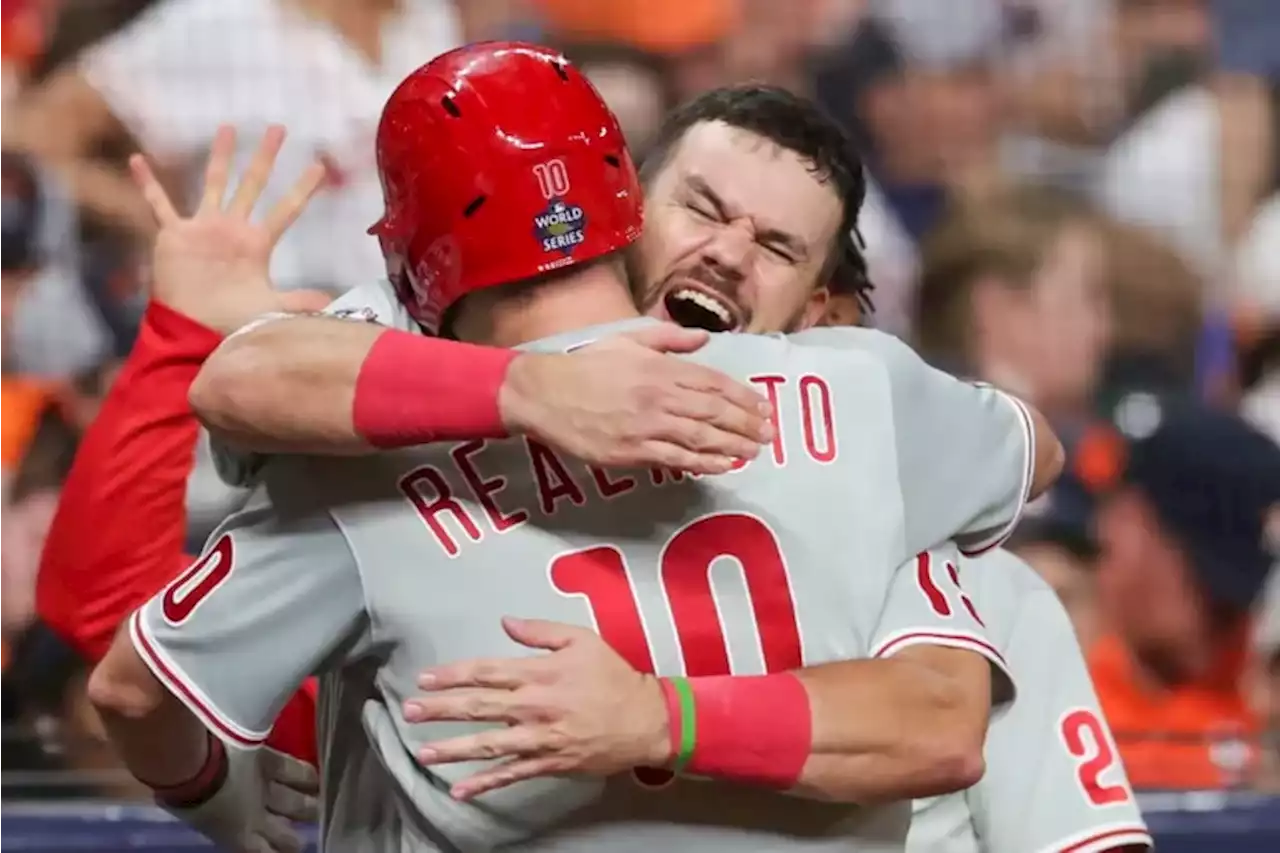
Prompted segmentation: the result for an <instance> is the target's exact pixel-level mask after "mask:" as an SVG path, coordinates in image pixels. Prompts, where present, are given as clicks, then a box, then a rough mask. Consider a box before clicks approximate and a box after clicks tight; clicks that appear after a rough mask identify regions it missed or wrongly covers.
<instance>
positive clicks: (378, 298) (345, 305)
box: [209, 280, 422, 487]
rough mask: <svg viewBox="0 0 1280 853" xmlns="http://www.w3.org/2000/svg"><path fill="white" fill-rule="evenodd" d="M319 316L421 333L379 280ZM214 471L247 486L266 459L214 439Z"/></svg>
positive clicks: (272, 318) (274, 317)
mask: <svg viewBox="0 0 1280 853" xmlns="http://www.w3.org/2000/svg"><path fill="white" fill-rule="evenodd" d="M320 315H321V316H324V317H333V318H335V319H339V320H348V321H350V322H353V323H373V324H375V325H379V326H386V327H387V328H389V329H396V330H399V331H401V332H413V333H417V334H421V333H422V329H421V327H419V326H418V324H417V323H416V322H415V321H414V319H413V318H412V317H410V316H409V312H408V311H407V310H405V307H404V305H402V304H401V302H400V300H399V299H398V298H397V296H396V291H395V287H394V286H393V285H392V284H391V282H389V281H386V280H380V281H376V282H373V283H372V284H365V285H361V286H359V287H355V288H352V289H351V290H348V291H347V292H346V293H344V294H343V295H342V296H339V297H338V298H337V299H335V300H334V301H333V302H331V303H329V305H328V306H326V307H325V309H324V310H323V311H321V312H320ZM297 316H298V315H296V314H264V315H263V316H261V317H258V318H257V319H255V320H252V321H251V322H249V323H248V324H246V325H245V326H243V327H242V328H240V329H237V330H236V331H235V332H233V333H232V334H231V337H232V338H234V337H236V336H237V335H243V334H245V333H246V332H249V331H251V330H253V329H256V328H259V327H260V326H262V325H264V324H266V323H273V322H277V321H287V320H289V319H290V318H296V317H297ZM209 449H210V451H211V452H212V454H213V464H214V468H215V469H216V470H217V472H218V477H219V478H220V479H221V480H222V481H223V482H224V483H226V484H227V485H229V486H240V487H243V486H249V485H252V484H253V483H254V481H255V480H256V478H257V476H258V472H259V471H261V469H262V466H263V464H264V463H265V462H266V459H267V457H266V456H265V455H264V454H261V453H255V452H253V451H249V450H244V449H243V448H239V447H235V446H233V445H228V444H226V443H225V442H222V441H219V440H218V439H217V438H216V437H215V438H213V439H212V440H211V441H210V444H209Z"/></svg>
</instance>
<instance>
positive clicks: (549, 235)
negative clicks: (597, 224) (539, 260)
mask: <svg viewBox="0 0 1280 853" xmlns="http://www.w3.org/2000/svg"><path fill="white" fill-rule="evenodd" d="M586 228H587V215H586V213H585V212H584V211H583V210H582V208H580V207H578V206H577V205H575V204H568V203H567V202H565V201H563V200H561V199H558V198H553V199H551V201H549V202H548V203H547V209H546V210H544V211H542V212H541V213H539V214H537V215H535V216H534V217H533V235H534V237H536V238H537V239H539V240H541V241H542V251H544V252H548V253H550V252H559V253H560V254H561V255H563V256H564V257H568V256H569V255H571V254H573V247H574V246H577V245H578V244H579V243H582V242H583V241H584V240H586V239H587V238H586Z"/></svg>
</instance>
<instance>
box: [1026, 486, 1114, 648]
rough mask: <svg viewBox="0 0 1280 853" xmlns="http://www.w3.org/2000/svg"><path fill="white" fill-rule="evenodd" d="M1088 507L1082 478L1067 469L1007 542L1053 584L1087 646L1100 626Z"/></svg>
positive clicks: (1083, 645) (1094, 544)
mask: <svg viewBox="0 0 1280 853" xmlns="http://www.w3.org/2000/svg"><path fill="white" fill-rule="evenodd" d="M1077 461H1079V460H1077ZM1092 509H1093V507H1092V502H1091V501H1090V499H1089V496H1088V493H1087V492H1086V491H1085V490H1084V487H1083V485H1082V483H1081V482H1080V480H1079V479H1078V478H1077V477H1076V476H1075V475H1074V474H1073V473H1072V472H1066V473H1064V474H1063V476H1062V477H1061V478H1059V480H1058V482H1057V483H1056V484H1055V485H1054V487H1053V488H1052V489H1050V490H1049V491H1048V492H1047V493H1045V495H1043V496H1042V497H1041V498H1040V499H1039V500H1037V501H1034V502H1033V503H1032V504H1030V505H1029V506H1028V507H1027V512H1026V517H1025V518H1024V520H1023V522H1022V523H1021V524H1020V525H1018V528H1017V530H1016V531H1014V535H1013V536H1012V537H1011V538H1010V540H1009V546H1008V547H1009V549H1010V550H1011V551H1013V552H1014V553H1015V554H1017V555H1018V556H1019V557H1021V558H1022V559H1024V560H1026V561H1027V563H1028V564H1029V565H1030V566H1031V567H1032V568H1033V569H1035V570H1036V573H1037V574H1039V575H1040V577H1042V578H1043V579H1044V581H1045V583H1047V584H1049V586H1051V587H1053V590H1054V592H1056V593H1057V595H1058V598H1059V600H1061V601H1062V605H1063V607H1064V608H1066V611H1067V615H1068V616H1070V617H1071V625H1072V627H1074V628H1075V631H1076V639H1077V640H1079V642H1080V646H1081V648H1085V649H1087V648H1090V647H1091V646H1092V645H1093V643H1094V642H1095V641H1096V640H1097V639H1098V637H1099V636H1101V633H1102V630H1103V627H1102V613H1101V609H1100V602H1099V598H1098V583H1097V562H1098V543H1097V539H1096V538H1095V537H1094V535H1093V531H1092V524H1091V522H1092V518H1091V512H1092Z"/></svg>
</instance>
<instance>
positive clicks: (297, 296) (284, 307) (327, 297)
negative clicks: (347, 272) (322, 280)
mask: <svg viewBox="0 0 1280 853" xmlns="http://www.w3.org/2000/svg"><path fill="white" fill-rule="evenodd" d="M332 301H333V294H331V293H325V292H324V291H323V290H286V291H283V292H282V293H280V310H281V311H284V312H285V313H287V314H311V313H313V312H316V311H323V310H324V309H325V308H327V307H329V303H330V302H332Z"/></svg>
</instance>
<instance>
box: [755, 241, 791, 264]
mask: <svg viewBox="0 0 1280 853" xmlns="http://www.w3.org/2000/svg"><path fill="white" fill-rule="evenodd" d="M760 245H761V246H763V247H764V250H765V251H766V252H768V253H769V254H771V255H773V256H774V257H775V258H778V259H780V260H783V261H786V262H787V263H789V264H794V263H795V262H796V259H795V258H794V257H792V255H791V253H790V252H788V251H787V250H786V249H784V248H783V247H781V246H779V245H778V244H777V243H768V242H762V243H761V244H760Z"/></svg>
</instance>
